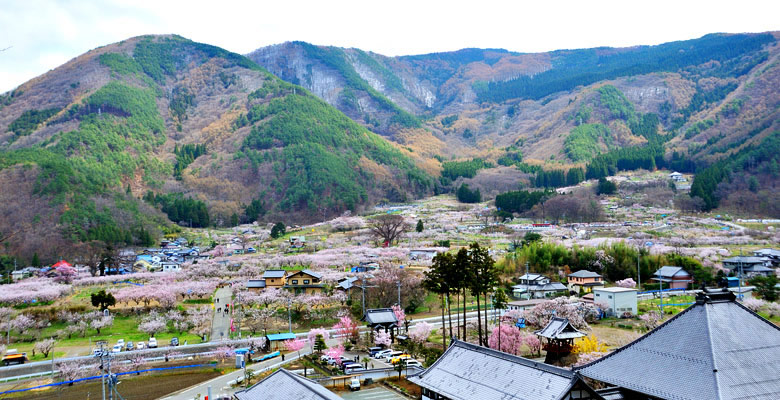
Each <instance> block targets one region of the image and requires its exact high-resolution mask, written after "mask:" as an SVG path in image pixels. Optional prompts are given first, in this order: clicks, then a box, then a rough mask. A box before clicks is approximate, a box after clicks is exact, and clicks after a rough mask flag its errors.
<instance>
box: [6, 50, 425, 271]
mask: <svg viewBox="0 0 780 400" xmlns="http://www.w3.org/2000/svg"><path fill="white" fill-rule="evenodd" d="M0 107H1V108H0V185H2V187H3V190H2V195H0V197H2V198H0V215H2V218H0V232H2V233H4V234H5V235H9V234H10V235H12V237H11V238H10V239H9V240H8V241H7V242H6V244H7V245H8V247H7V250H8V252H9V253H14V254H22V255H25V256H30V255H32V254H33V253H39V254H40V255H41V257H44V256H45V257H46V258H44V260H46V259H49V258H54V257H57V256H62V255H66V254H69V253H72V252H74V249H75V247H74V246H73V244H78V243H93V242H99V243H127V244H138V245H151V244H152V243H153V238H154V237H155V236H157V235H159V234H161V233H169V232H172V231H174V230H175V225H173V224H171V222H169V221H172V222H174V223H181V224H183V225H192V226H211V225H216V226H230V225H235V224H237V223H238V222H244V221H252V220H255V219H258V218H259V219H260V220H261V221H268V222H277V221H284V222H286V223H290V224H292V223H301V222H307V221H311V220H315V219H321V218H325V217H328V216H333V215H338V214H340V213H342V212H345V211H349V210H353V211H354V210H359V209H361V208H362V207H364V206H365V205H367V204H371V203H373V202H376V201H381V200H385V201H387V200H389V201H403V200H406V199H407V198H408V197H409V196H420V195H422V194H425V193H428V191H429V189H430V188H431V182H432V181H431V178H430V175H429V174H428V172H426V171H424V170H423V169H421V168H420V167H418V165H417V163H416V161H415V159H414V158H413V157H414V156H413V155H412V154H411V153H410V152H409V151H408V150H406V149H403V148H401V147H400V146H398V145H394V144H392V143H390V142H388V141H387V140H385V139H383V138H382V137H381V136H378V135H376V134H375V133H372V132H371V131H369V130H368V129H366V128H365V127H363V126H361V125H358V124H357V123H355V122H354V121H353V120H351V119H350V118H348V117H347V116H345V115H344V114H343V113H341V112H340V111H338V110H336V109H335V108H333V107H331V106H330V105H328V104H327V103H326V102H324V101H322V100H320V99H319V98H318V97H316V96H314V95H313V94H312V93H311V92H309V91H307V90H306V89H304V88H302V87H300V86H296V85H293V84H290V83H287V82H285V81H283V80H281V79H279V78H277V77H275V76H274V75H272V74H270V73H269V72H268V71H267V70H265V69H264V68H262V67H260V66H258V65H257V64H255V63H254V62H252V61H251V60H249V59H247V58H245V57H244V56H241V55H238V54H234V53H230V52H228V51H226V50H223V49H221V48H218V47H214V46H210V45H206V44H201V43H196V42H192V41H190V40H187V39H184V38H182V37H179V36H143V37H136V38H131V39H128V40H125V41H122V42H120V43H115V44H111V45H107V46H104V47H100V48H98V49H95V50H93V51H90V52H88V53H86V54H84V55H81V56H79V57H77V58H75V59H73V60H71V61H70V62H68V63H66V64H65V65H62V66H61V67H58V68H56V69H54V70H52V71H49V72H48V73H46V74H44V75H42V76H40V77H38V78H35V79H33V80H31V81H29V82H27V83H25V84H23V85H21V86H19V87H18V88H17V89H15V90H14V91H12V92H10V93H7V94H5V95H3V96H2V98H0ZM409 117H410V118H412V119H414V117H412V116H411V115H409ZM418 158H419V157H418ZM0 236H2V235H0Z"/></svg>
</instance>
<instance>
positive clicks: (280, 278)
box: [263, 269, 287, 289]
mask: <svg viewBox="0 0 780 400" xmlns="http://www.w3.org/2000/svg"><path fill="white" fill-rule="evenodd" d="M263 279H264V280H265V286H266V287H269V288H277V289H281V288H283V287H284V284H285V283H286V282H287V271H285V270H283V269H268V270H266V271H265V272H263Z"/></svg>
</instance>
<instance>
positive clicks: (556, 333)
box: [534, 317, 585, 339]
mask: <svg viewBox="0 0 780 400" xmlns="http://www.w3.org/2000/svg"><path fill="white" fill-rule="evenodd" d="M534 334H536V335H539V336H541V337H545V338H548V339H575V338H580V337H583V336H585V334H584V333H582V332H580V331H578V330H577V328H575V327H573V326H571V324H570V323H569V320H568V319H567V318H560V317H552V319H551V320H550V322H548V323H547V326H545V327H544V329H540V330H538V331H536V332H534Z"/></svg>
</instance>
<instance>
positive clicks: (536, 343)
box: [523, 334, 542, 355]
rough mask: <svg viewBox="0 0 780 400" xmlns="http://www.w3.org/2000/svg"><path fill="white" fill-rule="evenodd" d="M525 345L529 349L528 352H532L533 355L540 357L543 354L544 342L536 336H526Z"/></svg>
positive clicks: (524, 338) (524, 337)
mask: <svg viewBox="0 0 780 400" xmlns="http://www.w3.org/2000/svg"><path fill="white" fill-rule="evenodd" d="M523 344H525V345H526V347H528V350H529V351H530V352H531V354H537V355H538V354H541V353H542V342H541V341H540V340H539V338H538V337H536V335H534V334H527V335H524V336H523Z"/></svg>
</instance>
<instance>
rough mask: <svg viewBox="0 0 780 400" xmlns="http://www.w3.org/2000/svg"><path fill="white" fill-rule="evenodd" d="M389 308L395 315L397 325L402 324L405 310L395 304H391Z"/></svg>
mask: <svg viewBox="0 0 780 400" xmlns="http://www.w3.org/2000/svg"><path fill="white" fill-rule="evenodd" d="M390 308H391V309H392V310H393V314H394V315H395V319H397V320H398V323H399V325H400V324H403V323H404V321H405V320H406V312H404V309H403V308H401V306H399V305H397V304H395V305H393V306H392V307H390Z"/></svg>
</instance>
